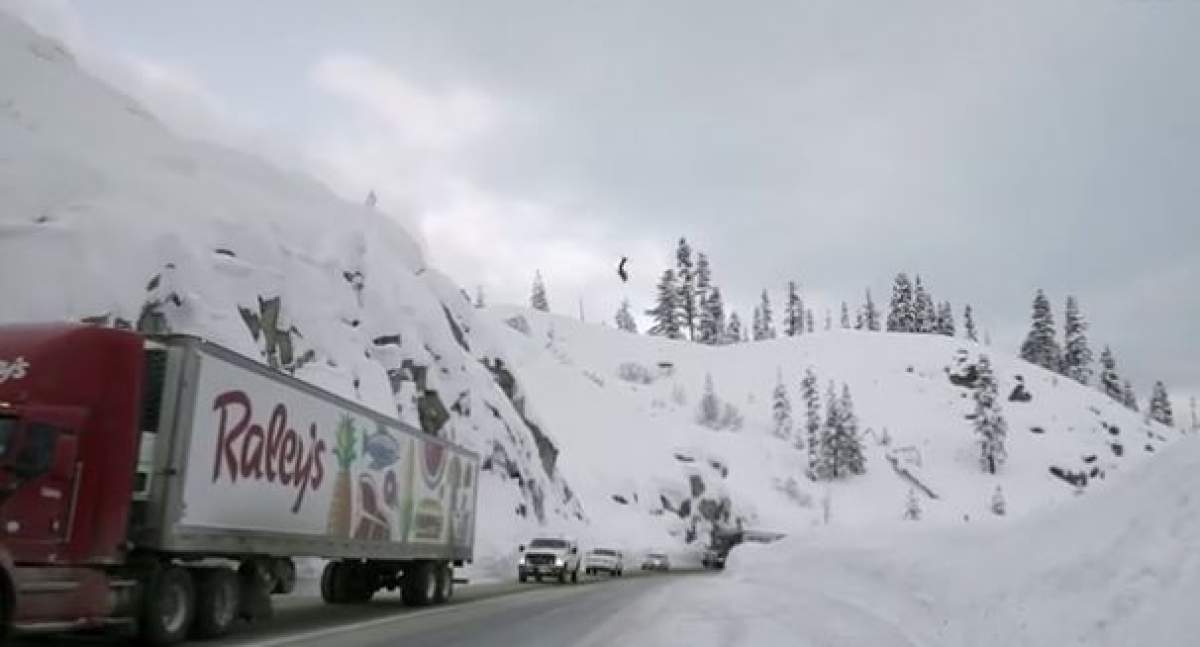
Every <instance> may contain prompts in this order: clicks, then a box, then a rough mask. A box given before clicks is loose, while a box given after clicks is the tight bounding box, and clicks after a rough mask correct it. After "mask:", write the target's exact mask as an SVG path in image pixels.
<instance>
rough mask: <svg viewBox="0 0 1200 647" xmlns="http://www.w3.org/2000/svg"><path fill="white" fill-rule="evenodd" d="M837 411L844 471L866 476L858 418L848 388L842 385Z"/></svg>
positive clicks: (865, 460)
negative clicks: (838, 413) (840, 417)
mask: <svg viewBox="0 0 1200 647" xmlns="http://www.w3.org/2000/svg"><path fill="white" fill-rule="evenodd" d="M838 409H839V411H840V413H841V414H842V419H841V429H840V432H841V439H842V443H843V444H844V447H845V451H844V453H843V456H844V460H845V467H846V470H847V471H849V473H851V474H866V472H867V459H866V456H864V455H863V445H862V437H861V436H860V435H859V433H858V416H857V415H855V413H854V400H853V399H851V397H850V387H849V386H848V385H846V384H844V383H843V384H842V400H841V402H840V403H839V406H838Z"/></svg>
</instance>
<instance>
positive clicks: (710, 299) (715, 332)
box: [700, 285, 728, 344]
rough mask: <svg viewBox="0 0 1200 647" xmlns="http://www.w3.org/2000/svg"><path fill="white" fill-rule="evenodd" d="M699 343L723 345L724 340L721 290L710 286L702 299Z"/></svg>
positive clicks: (723, 313)
mask: <svg viewBox="0 0 1200 647" xmlns="http://www.w3.org/2000/svg"><path fill="white" fill-rule="evenodd" d="M700 341H701V343H705V344H724V343H727V342H728V340H726V338H725V304H724V302H723V301H722V299H721V289H720V288H718V287H717V286H715V285H714V286H712V287H711V288H710V289H709V291H708V296H707V297H705V299H704V309H703V310H701V311H700Z"/></svg>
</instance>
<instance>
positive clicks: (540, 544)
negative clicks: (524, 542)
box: [529, 539, 567, 550]
mask: <svg viewBox="0 0 1200 647" xmlns="http://www.w3.org/2000/svg"><path fill="white" fill-rule="evenodd" d="M529 547H530V548H552V549H555V550H558V549H562V548H566V547H567V542H566V541H565V540H563V539H534V540H533V541H531V542H529Z"/></svg>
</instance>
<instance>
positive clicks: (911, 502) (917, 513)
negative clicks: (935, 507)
mask: <svg viewBox="0 0 1200 647" xmlns="http://www.w3.org/2000/svg"><path fill="white" fill-rule="evenodd" d="M904 520H905V521H920V520H921V502H920V501H919V500H917V490H916V489H915V488H908V499H907V500H905V502H904Z"/></svg>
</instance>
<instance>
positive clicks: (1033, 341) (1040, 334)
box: [1021, 290, 1062, 372]
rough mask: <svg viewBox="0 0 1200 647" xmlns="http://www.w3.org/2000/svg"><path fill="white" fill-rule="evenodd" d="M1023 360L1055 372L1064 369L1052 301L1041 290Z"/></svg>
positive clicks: (1022, 349) (1022, 356) (1036, 300)
mask: <svg viewBox="0 0 1200 647" xmlns="http://www.w3.org/2000/svg"><path fill="white" fill-rule="evenodd" d="M1021 359H1024V360H1025V361H1027V362H1029V363H1031V364H1036V365H1038V366H1041V367H1042V368H1044V369H1046V370H1050V371H1054V372H1058V371H1059V370H1060V369H1061V368H1062V350H1061V349H1060V348H1059V346H1058V340H1057V339H1056V338H1055V332H1054V315H1053V314H1052V313H1051V312H1050V300H1049V299H1047V298H1046V293H1044V292H1042V291H1041V290H1038V291H1037V296H1035V297H1034V299H1033V327H1032V328H1031V329H1030V330H1029V336H1028V337H1026V338H1025V343H1024V344H1022V345H1021Z"/></svg>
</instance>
